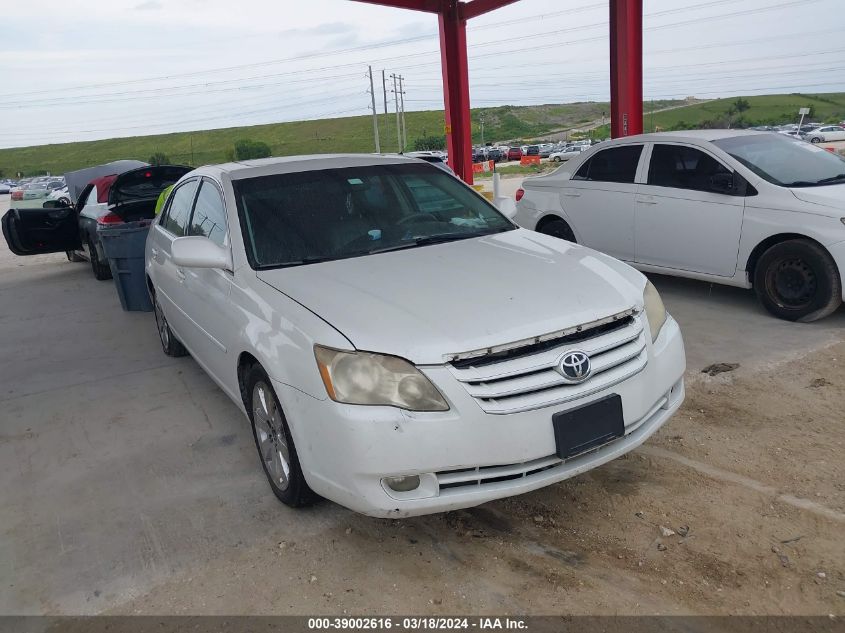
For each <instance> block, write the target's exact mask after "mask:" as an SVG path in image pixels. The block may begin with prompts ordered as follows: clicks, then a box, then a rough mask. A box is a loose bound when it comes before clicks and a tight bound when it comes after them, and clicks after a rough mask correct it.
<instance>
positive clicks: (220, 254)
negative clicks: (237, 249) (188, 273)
mask: <svg viewBox="0 0 845 633" xmlns="http://www.w3.org/2000/svg"><path fill="white" fill-rule="evenodd" d="M171 255H172V256H173V263H174V264H176V265H177V266H184V267H186V268H220V269H222V270H232V253H231V252H230V251H229V249H227V248H223V247H222V246H218V245H217V244H215V243H214V242H212V241H211V240H210V239H208V238H207V237H202V236H200V235H193V236H191V237H177V238H176V239H175V240H173V245H172V246H171Z"/></svg>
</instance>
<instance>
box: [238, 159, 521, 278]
mask: <svg viewBox="0 0 845 633" xmlns="http://www.w3.org/2000/svg"><path fill="white" fill-rule="evenodd" d="M233 187H234V190H235V198H236V200H237V204H238V213H239V216H240V220H241V227H242V229H243V233H244V243H245V246H246V251H247V257H248V259H249V262H250V265H251V266H252V267H253V268H256V269H266V268H280V267H285V266H298V265H302V264H312V263H317V262H321V261H329V260H335V259H344V258H348V257H358V256H363V255H371V254H374V253H380V252H385V251H393V250H399V249H405V248H415V247H420V246H427V245H429V244H436V243H439V242H447V241H453V240H460V239H468V238H472V237H478V236H481V235H490V234H492V233H499V232H502V231H509V230H512V229H514V228H515V227H514V225H513V224H512V223H511V222H510V220H508V219H506V218H505V217H504V216H503V215H501V214H500V213H499V212H498V211H497V210H496V209H495V208H494V207H493V206H492V205H490V204H489V203H487V202H486V201H485V200H484V199H483V198H481V197H480V196H478V195H477V194H475V193H474V192H473V191H472V190H470V189H468V188H467V187H466V186H465V185H464V184H463V183H461V182H460V181H459V180H457V179H456V178H455V177H454V176H451V175H449V174H447V173H446V172H444V171H442V170H440V169H437V168H435V167H433V166H431V165H427V164H419V165H414V164H411V165H375V166H366V167H350V168H344V169H326V170H315V171H305V172H297V173H292V174H278V175H273V176H261V177H257V178H247V179H243V180H236V181H235V182H234V183H233Z"/></svg>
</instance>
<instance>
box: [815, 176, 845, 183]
mask: <svg viewBox="0 0 845 633" xmlns="http://www.w3.org/2000/svg"><path fill="white" fill-rule="evenodd" d="M837 180H845V174H836V175H835V176H830V177H829V178H822V179H821V180H819V181H817V182H816V184H817V185H821V184H826V183H830V182H836V181H837Z"/></svg>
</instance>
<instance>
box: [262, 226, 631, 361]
mask: <svg viewBox="0 0 845 633" xmlns="http://www.w3.org/2000/svg"><path fill="white" fill-rule="evenodd" d="M257 275H258V278H259V279H260V280H262V281H264V282H265V283H267V284H269V285H270V286H272V287H273V288H275V289H276V290H278V291H280V292H282V293H284V294H286V295H288V296H289V297H291V298H293V299H294V300H296V301H298V302H299V303H301V304H302V305H304V306H305V307H307V308H308V309H310V310H311V311H313V312H314V313H316V314H317V315H319V316H320V317H321V318H323V319H325V320H326V321H327V322H328V323H330V324H331V325H332V326H334V327H335V328H337V330H339V331H340V332H341V333H342V334H343V335H344V336H346V338H347V339H349V341H351V342H352V344H353V345H354V346H355V347H356V348H357V349H362V350H368V351H373V352H380V353H384V354H393V355H396V356H401V357H403V358H406V359H408V360H410V361H412V362H414V363H416V364H422V365H425V364H440V363H443V362H444V359H445V357H447V356H448V355H450V354H456V353H460V352H466V351H473V350H478V349H484V348H487V347H490V346H493V345H500V344H505V343H509V342H514V341H519V340H523V339H526V338H531V337H534V336H538V335H541V334H546V333H549V332H554V331H557V330H561V329H564V328H569V327H572V326H576V325H580V324H584V323H589V322H592V321H596V320H598V319H601V318H605V317H608V316H611V315H614V314H618V313H620V312H624V311H625V310H628V309H631V308H633V307H637V308H640V307H642V301H643V300H642V291H643V287H644V285H645V280H644V278H643V276H642V275H641V274H640V273H638V272H636V271H635V270H633V269H632V268H630V267H629V266H627V265H625V264H623V263H621V262H619V261H617V260H615V259H612V258H610V257H608V256H606V255H602V254H600V253H597V252H595V251H593V250H591V249H588V248H585V247H582V246H577V245H575V244H570V243H568V242H564V241H562V240H558V239H555V238H552V237H549V236H546V235H541V234H539V233H534V232H531V231H526V230H523V229H517V230H514V231H508V232H506V233H499V234H496V235H490V236H486V237H480V238H473V239H468V240H462V241H459V242H450V243H445V244H434V245H430V246H423V247H419V248H411V249H407V250H402V251H395V252H387V253H381V254H376V255H370V256H365V257H356V258H352V259H344V260H339V261H335V262H325V263H319V264H310V265H305V266H297V267H293V268H284V269H278V270H268V271H259V272H258V273H257Z"/></svg>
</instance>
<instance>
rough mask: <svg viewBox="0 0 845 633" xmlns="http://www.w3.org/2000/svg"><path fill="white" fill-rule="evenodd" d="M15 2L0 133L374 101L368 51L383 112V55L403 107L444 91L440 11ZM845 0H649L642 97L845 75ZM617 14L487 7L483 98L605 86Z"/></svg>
mask: <svg viewBox="0 0 845 633" xmlns="http://www.w3.org/2000/svg"><path fill="white" fill-rule="evenodd" d="M3 4H4V5H6V6H5V7H4V8H3V10H2V11H0V15H2V23H3V27H2V32H3V37H2V38H0V147H16V146H27V145H42V144H47V143H56V142H68V141H78V140H91V139H99V138H112V137H116V136H140V135H146V134H158V133H164V132H177V131H187V130H200V129H209V128H220V127H231V126H238V125H254V124H260V123H271V122H278V121H293V120H302V119H315V118H329V117H339V116H352V115H356V114H367V113H368V112H369V107H370V94H369V92H368V90H369V79H368V78H367V67H368V65H372V67H373V70H374V73H375V77H376V79H375V91H376V97H377V99H376V102H377V107H378V109H379V111H383V108H384V97H383V91H382V83H381V73H382V70H384V71H386V74H387V75H388V76H389V75H390V74H392V73H396V74H401V75H402V76H403V77H404V78H405V84H404V87H405V108H406V110H433V109H442V107H443V91H442V84H441V75H440V55H439V42H438V35H437V19H436V17H435V16H433V15H429V14H425V13H418V12H413V11H403V10H399V9H391V8H386V7H379V6H374V5H369V4H364V3H360V2H355V1H353V0H302V1H300V0H238V1H237V2H234V1H232V0H62V1H61V2H59V0H26V1H17V2H10V1H9V0H7V2H5V3H3ZM842 4H843V2H842V0H644V35H643V47H644V98H645V99H646V100H648V99H668V98H684V97H687V96H695V97H699V98H714V97H722V96H732V95H739V94H742V95H757V94H767V93H780V92H837V91H839V92H841V91H845V43H843V42H842V39H841V34H842V33H843V32H845V11H843V6H842ZM607 21H608V0H521V1H520V2H517V3H515V4H513V5H509V6H507V7H505V8H502V9H500V10H498V11H495V12H493V13H490V14H487V15H485V16H482V17H479V18H476V19H474V20H472V21H471V22H470V23H469V29H468V32H467V39H468V45H469V56H470V94H471V101H472V106H473V107H481V106H496V105H505V104H512V105H528V104H542V103H569V102H574V101H606V100H608V99H609V78H608V77H609V75H608V25H607ZM388 84H389V88H391V89H392V87H393V86H392V82H391V81H390V80H388ZM388 97H389V99H391V100H392V95H391V94H388ZM389 107H390V108H392V107H393V106H392V101H391V103H390V104H389Z"/></svg>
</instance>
